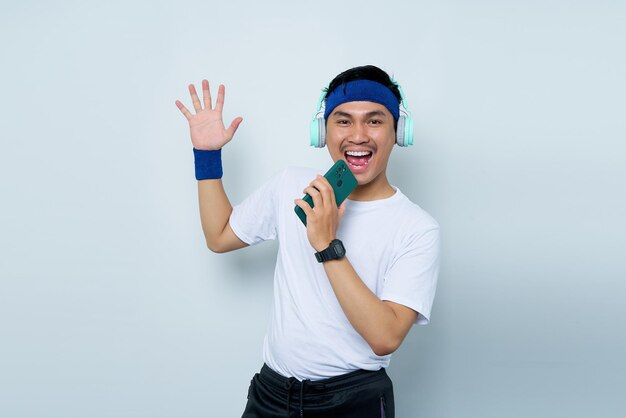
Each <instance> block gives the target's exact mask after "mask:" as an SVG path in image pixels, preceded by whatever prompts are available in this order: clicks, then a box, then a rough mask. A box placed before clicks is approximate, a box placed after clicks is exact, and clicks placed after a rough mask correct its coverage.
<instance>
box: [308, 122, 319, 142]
mask: <svg viewBox="0 0 626 418" xmlns="http://www.w3.org/2000/svg"><path fill="white" fill-rule="evenodd" d="M319 126H320V124H319V119H318V118H316V117H313V120H311V126H310V128H309V129H310V133H309V134H310V141H311V146H312V147H319V139H320V131H319V129H320V128H319Z"/></svg>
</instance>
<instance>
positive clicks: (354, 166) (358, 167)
mask: <svg viewBox="0 0 626 418" xmlns="http://www.w3.org/2000/svg"><path fill="white" fill-rule="evenodd" d="M372 155H373V153H372V151H346V152H345V154H344V156H345V157H346V162H347V163H348V166H349V167H350V169H351V170H352V171H363V170H365V169H366V168H367V165H368V164H369V162H370V160H371V159H372Z"/></svg>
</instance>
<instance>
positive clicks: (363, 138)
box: [349, 123, 369, 144]
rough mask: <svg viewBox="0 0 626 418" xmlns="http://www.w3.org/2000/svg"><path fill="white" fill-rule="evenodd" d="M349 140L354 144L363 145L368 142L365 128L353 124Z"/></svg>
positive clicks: (361, 125)
mask: <svg viewBox="0 0 626 418" xmlns="http://www.w3.org/2000/svg"><path fill="white" fill-rule="evenodd" d="M349 140H350V142H352V143H354V144H363V143H365V142H367V141H369V136H368V135H367V126H365V125H363V124H361V123H356V124H354V125H353V131H352V135H350V138H349Z"/></svg>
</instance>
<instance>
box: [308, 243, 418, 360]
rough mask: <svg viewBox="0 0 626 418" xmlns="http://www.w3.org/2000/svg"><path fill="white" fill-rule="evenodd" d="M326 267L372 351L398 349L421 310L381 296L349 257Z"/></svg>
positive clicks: (341, 301)
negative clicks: (416, 310)
mask: <svg viewBox="0 0 626 418" xmlns="http://www.w3.org/2000/svg"><path fill="white" fill-rule="evenodd" d="M329 242H330V241H329ZM318 251H319V250H318ZM324 270H326V275H327V276H328V280H329V281H330V284H331V286H332V288H333V291H334V292H335V296H337V300H338V301H339V304H340V305H341V309H342V310H343V312H344V313H345V314H346V316H347V317H348V320H349V321H350V323H351V324H352V326H353V327H354V329H355V330H356V331H357V332H358V333H359V334H361V336H362V337H363V338H364V339H365V341H367V343H368V344H369V346H370V347H371V348H372V351H374V353H376V355H379V356H384V355H387V354H391V353H393V352H394V351H396V350H397V349H398V347H400V344H401V343H402V341H403V340H404V337H406V335H407V334H408V332H409V331H410V330H411V326H412V325H413V323H414V322H415V320H416V319H417V312H415V311H414V310H413V309H410V308H407V307H406V306H404V305H400V304H398V303H394V302H390V301H381V300H380V299H378V297H377V296H376V295H375V294H374V293H373V292H372V291H371V290H370V289H369V288H368V287H367V286H366V285H365V283H363V281H362V280H361V278H360V277H359V276H358V274H357V273H356V271H354V268H353V267H352V264H350V261H349V260H348V258H347V257H344V258H342V259H341V260H331V261H326V262H324Z"/></svg>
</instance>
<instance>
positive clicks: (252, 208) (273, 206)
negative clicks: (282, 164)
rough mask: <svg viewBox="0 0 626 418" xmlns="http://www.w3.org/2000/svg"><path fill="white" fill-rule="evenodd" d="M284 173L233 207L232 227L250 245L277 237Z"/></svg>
mask: <svg viewBox="0 0 626 418" xmlns="http://www.w3.org/2000/svg"><path fill="white" fill-rule="evenodd" d="M283 174H284V172H283V173H279V174H277V175H275V176H274V177H272V178H271V179H270V180H269V181H268V182H266V183H265V184H264V185H263V186H261V187H260V188H259V189H257V190H256V191H255V192H254V193H252V194H251V195H250V196H248V197H247V198H246V199H245V200H244V201H243V202H241V203H240V204H238V205H237V206H235V207H234V208H233V212H232V213H231V215H230V220H229V222H230V227H231V228H232V230H233V232H234V233H235V235H237V237H239V239H241V240H242V241H243V242H245V243H246V244H248V245H254V244H258V243H259V242H262V241H266V240H272V239H276V236H277V224H278V223H277V213H278V202H277V201H278V193H277V191H278V190H279V188H280V187H281V186H280V183H281V179H282V177H283Z"/></svg>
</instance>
